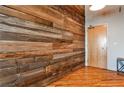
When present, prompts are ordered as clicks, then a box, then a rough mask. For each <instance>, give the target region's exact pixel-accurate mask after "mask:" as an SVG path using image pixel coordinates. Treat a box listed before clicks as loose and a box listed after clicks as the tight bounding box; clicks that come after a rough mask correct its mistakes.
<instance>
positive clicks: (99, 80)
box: [48, 67, 124, 87]
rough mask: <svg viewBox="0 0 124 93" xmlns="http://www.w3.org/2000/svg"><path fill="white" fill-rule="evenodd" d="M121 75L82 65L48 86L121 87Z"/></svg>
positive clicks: (123, 79)
mask: <svg viewBox="0 0 124 93" xmlns="http://www.w3.org/2000/svg"><path fill="white" fill-rule="evenodd" d="M98 73H99V74H98ZM123 75H124V74H121V75H119V74H117V72H115V71H109V70H105V69H100V68H95V67H83V68H81V69H78V70H76V71H74V72H71V73H70V74H68V75H66V76H64V77H63V78H61V79H59V80H57V81H56V82H53V83H51V84H49V85H48V87H123V86H124V82H123V81H124V76H123ZM113 77H114V78H113Z"/></svg>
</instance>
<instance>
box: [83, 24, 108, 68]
mask: <svg viewBox="0 0 124 93" xmlns="http://www.w3.org/2000/svg"><path fill="white" fill-rule="evenodd" d="M101 25H105V26H106V27H107V28H106V68H105V69H106V70H107V69H108V47H109V44H108V42H109V39H108V24H107V23H102V24H94V25H92V26H101ZM88 29H89V28H88V26H87V27H86V33H85V36H86V38H85V40H86V43H85V45H86V53H85V54H86V60H85V61H86V64H85V65H86V66H88Z"/></svg>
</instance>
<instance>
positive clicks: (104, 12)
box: [85, 5, 124, 19]
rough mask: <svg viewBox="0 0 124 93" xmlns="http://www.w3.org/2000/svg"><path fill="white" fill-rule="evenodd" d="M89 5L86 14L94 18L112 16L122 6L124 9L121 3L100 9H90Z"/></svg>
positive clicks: (89, 17)
mask: <svg viewBox="0 0 124 93" xmlns="http://www.w3.org/2000/svg"><path fill="white" fill-rule="evenodd" d="M89 7H90V6H89V5H86V7H85V11H86V16H88V19H93V18H97V17H100V16H101V17H105V16H110V15H113V14H116V13H119V8H120V7H121V10H123V9H124V6H121V5H107V6H106V7H105V8H103V9H101V10H98V11H91V10H89Z"/></svg>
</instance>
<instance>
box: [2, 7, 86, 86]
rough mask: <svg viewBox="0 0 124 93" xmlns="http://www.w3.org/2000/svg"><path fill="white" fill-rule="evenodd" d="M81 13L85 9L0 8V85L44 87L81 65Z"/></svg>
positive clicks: (82, 30) (82, 35) (82, 62)
mask: <svg viewBox="0 0 124 93" xmlns="http://www.w3.org/2000/svg"><path fill="white" fill-rule="evenodd" d="M73 8H74V9H75V10H76V9H77V10H76V11H77V12H76V11H75V10H74V9H73ZM66 9H68V10H69V9H72V11H73V14H72V13H71V12H69V11H70V10H69V11H68V10H66ZM81 11H84V6H65V8H64V6H0V86H47V85H48V84H49V83H51V82H53V81H55V80H57V79H59V78H61V77H62V76H64V75H65V74H67V73H69V72H71V71H73V70H75V69H77V68H80V67H82V66H84V62H85V61H84V58H85V49H84V48H85V45H84V43H85V42H84V39H85V31H84V30H85V28H84V12H81ZM74 13H76V15H75V14H74ZM80 19H81V21H82V23H81V22H80V21H79V20H80Z"/></svg>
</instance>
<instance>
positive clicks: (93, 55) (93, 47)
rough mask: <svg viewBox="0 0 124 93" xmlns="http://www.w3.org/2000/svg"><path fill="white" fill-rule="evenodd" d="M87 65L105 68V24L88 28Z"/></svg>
mask: <svg viewBox="0 0 124 93" xmlns="http://www.w3.org/2000/svg"><path fill="white" fill-rule="evenodd" d="M88 66H92V67H98V68H104V69H107V25H98V26H93V27H92V26H91V27H89V28H88Z"/></svg>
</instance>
